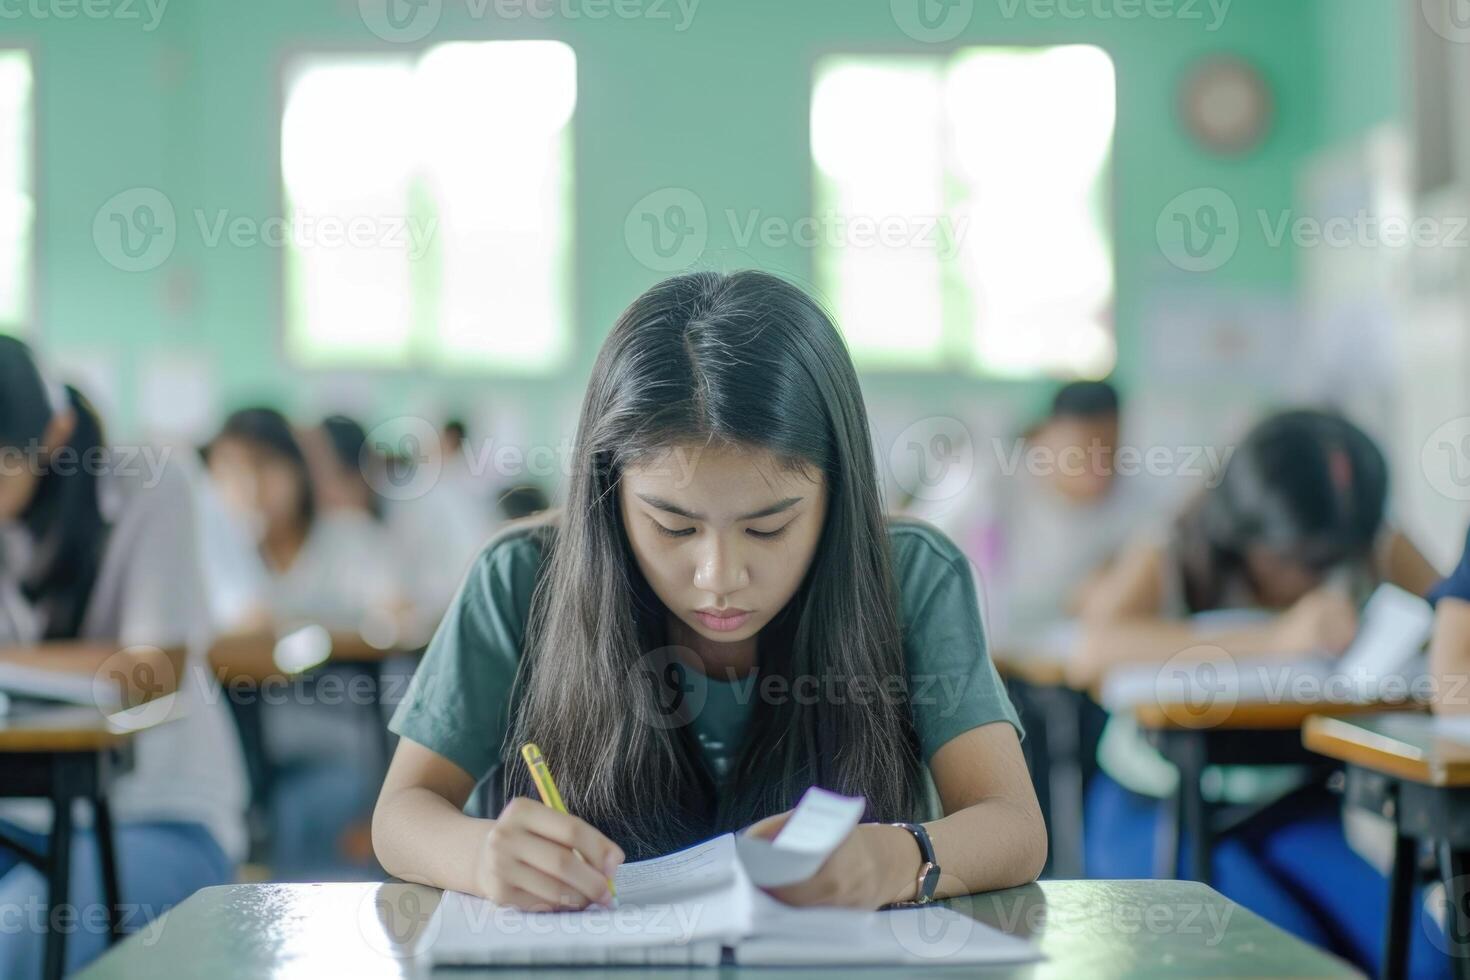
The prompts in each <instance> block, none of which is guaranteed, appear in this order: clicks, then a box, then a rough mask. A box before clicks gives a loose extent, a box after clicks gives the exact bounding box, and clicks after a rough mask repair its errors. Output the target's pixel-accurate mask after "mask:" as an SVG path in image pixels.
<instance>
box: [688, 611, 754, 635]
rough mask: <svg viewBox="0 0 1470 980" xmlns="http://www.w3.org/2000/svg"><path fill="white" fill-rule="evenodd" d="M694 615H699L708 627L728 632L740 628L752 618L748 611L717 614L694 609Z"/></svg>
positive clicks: (720, 631) (700, 619) (719, 631)
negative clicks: (726, 614)
mask: <svg viewBox="0 0 1470 980" xmlns="http://www.w3.org/2000/svg"><path fill="white" fill-rule="evenodd" d="M694 615H696V616H698V617H699V621H700V622H701V623H703V624H704V625H705V628H706V629H711V630H714V631H716V632H718V633H728V632H730V631H731V630H738V629H739V628H740V627H742V626H744V625H745V621H746V620H747V619H749V618H750V613H748V612H742V613H736V614H735V615H733V616H716V615H714V614H712V613H707V612H702V611H700V610H698V609H696V610H695V611H694Z"/></svg>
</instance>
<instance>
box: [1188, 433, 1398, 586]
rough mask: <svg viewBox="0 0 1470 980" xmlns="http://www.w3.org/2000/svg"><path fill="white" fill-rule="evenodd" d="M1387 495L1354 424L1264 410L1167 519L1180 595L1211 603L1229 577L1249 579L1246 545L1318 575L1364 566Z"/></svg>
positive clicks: (1368, 442)
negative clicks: (1188, 501) (1218, 473)
mask: <svg viewBox="0 0 1470 980" xmlns="http://www.w3.org/2000/svg"><path fill="white" fill-rule="evenodd" d="M1387 500H1388V464H1387V463H1386V462H1385V460H1384V458H1383V453H1382V452H1381V451H1380V450H1379V448H1378V446H1377V445H1375V444H1374V442H1373V440H1372V439H1371V438H1369V436H1368V435H1367V434H1366V433H1365V432H1363V430H1361V429H1359V428H1358V427H1357V426H1355V425H1353V424H1352V423H1351V422H1349V421H1348V420H1347V419H1345V418H1343V417H1342V416H1340V415H1336V414H1332V413H1329V412H1320V411H1313V410H1308V409H1298V410H1295V411H1289V412H1283V413H1281V414H1278V415H1273V416H1271V417H1270V418H1267V419H1266V420H1264V421H1263V422H1261V423H1259V424H1258V425H1257V426H1256V427H1255V428H1254V429H1252V430H1251V431H1250V433H1249V434H1248V435H1247V436H1246V437H1245V439H1244V441H1242V442H1241V444H1240V446H1239V448H1237V449H1236V451H1235V453H1234V454H1233V455H1232V456H1231V457H1230V461H1229V463H1227V464H1226V467H1225V473H1224V476H1223V477H1222V479H1221V481H1220V484H1219V486H1217V487H1214V488H1212V489H1211V490H1208V491H1206V492H1205V493H1204V494H1203V495H1202V496H1201V497H1200V498H1199V499H1198V500H1197V501H1196V502H1195V504H1194V505H1193V506H1192V507H1190V508H1189V509H1188V510H1186V511H1185V513H1184V514H1183V516H1182V517H1181V518H1180V520H1179V522H1178V524H1177V525H1176V528H1175V533H1176V541H1177V543H1178V546H1179V549H1180V560H1181V562H1182V567H1183V572H1184V590H1185V601H1186V602H1187V604H1188V606H1189V608H1190V609H1191V610H1193V611H1196V612H1199V611H1204V610H1210V609H1216V608H1219V606H1220V604H1221V603H1222V602H1223V601H1224V600H1225V592H1226V590H1227V589H1228V588H1229V586H1230V585H1231V584H1232V582H1236V583H1238V582H1244V583H1246V584H1247V585H1250V584H1251V583H1250V575H1249V569H1248V566H1247V564H1246V553H1247V551H1248V550H1249V549H1250V548H1252V547H1255V546H1259V547H1263V548H1266V549H1269V550H1270V551H1272V552H1274V553H1276V554H1278V555H1282V556H1284V557H1286V558H1289V559H1290V560H1292V561H1294V562H1296V563H1297V564H1299V565H1301V566H1302V567H1303V568H1305V569H1307V570H1309V571H1312V572H1315V573H1318V574H1325V573H1327V572H1328V571H1330V570H1332V569H1334V568H1337V567H1341V566H1347V565H1353V564H1355V563H1357V564H1362V563H1366V562H1368V561H1370V560H1371V558H1372V554H1373V547H1374V542H1375V540H1376V538H1377V535H1378V532H1379V529H1380V528H1381V526H1382V524H1383V516H1384V508H1385V506H1386V503H1387Z"/></svg>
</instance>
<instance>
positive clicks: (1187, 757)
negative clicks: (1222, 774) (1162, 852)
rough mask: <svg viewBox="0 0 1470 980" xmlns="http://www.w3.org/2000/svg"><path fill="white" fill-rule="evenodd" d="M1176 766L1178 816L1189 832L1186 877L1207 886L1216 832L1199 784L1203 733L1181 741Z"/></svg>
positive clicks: (1203, 762)
mask: <svg viewBox="0 0 1470 980" xmlns="http://www.w3.org/2000/svg"><path fill="white" fill-rule="evenodd" d="M1181 748H1183V750H1184V751H1182V752H1181V753H1180V756H1181V762H1182V764H1181V765H1180V767H1179V792H1180V794H1181V795H1180V816H1181V818H1182V827H1181V829H1182V830H1183V832H1184V833H1187V834H1188V835H1189V876H1190V877H1191V878H1193V879H1194V880H1195V881H1199V882H1203V883H1204V884H1206V885H1208V884H1209V883H1210V880H1211V877H1212V875H1211V874H1210V865H1211V862H1210V855H1211V852H1213V851H1214V848H1215V835H1214V833H1213V832H1212V828H1211V827H1210V808H1209V805H1208V804H1206V803H1205V796H1204V787H1202V786H1201V785H1200V782H1201V781H1202V779H1203V777H1204V772H1205V743H1204V736H1202V735H1195V736H1193V737H1190V738H1187V739H1185V740H1184V745H1183V746H1181Z"/></svg>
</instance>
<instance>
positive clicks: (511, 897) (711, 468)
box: [374, 272, 1046, 908]
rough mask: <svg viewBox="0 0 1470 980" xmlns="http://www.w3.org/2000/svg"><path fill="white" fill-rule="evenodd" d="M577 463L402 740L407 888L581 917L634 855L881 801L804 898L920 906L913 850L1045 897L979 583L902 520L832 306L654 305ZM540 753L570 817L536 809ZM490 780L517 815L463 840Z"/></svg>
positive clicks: (989, 882)
mask: <svg viewBox="0 0 1470 980" xmlns="http://www.w3.org/2000/svg"><path fill="white" fill-rule="evenodd" d="M574 452H575V462H574V466H573V477H572V480H571V483H570V487H569V491H568V497H567V504H566V507H565V508H564V509H562V510H561V511H559V512H552V513H551V514H549V515H548V516H547V517H545V518H544V519H542V520H539V521H532V522H529V523H527V524H521V525H517V526H515V527H513V528H512V529H511V530H509V531H507V532H504V533H502V534H501V535H500V536H498V537H497V538H496V540H495V541H493V542H492V543H491V544H490V546H489V547H488V548H486V550H485V551H484V553H483V554H482V555H481V557H480V559H479V561H478V562H477V563H476V565H475V567H474V568H473V570H472V571H471V573H470V575H469V578H468V579H467V580H466V582H465V583H464V586H463V588H462V589H461V591H460V594H459V597H458V598H457V599H456V601H455V605H454V607H453V608H452V609H451V610H450V612H449V615H448V616H447V617H446V618H445V621H444V623H443V625H442V626H441V627H440V629H439V632H438V633H437V635H436V636H435V638H434V640H433V642H432V643H431V644H430V646H429V650H428V653H427V654H426V655H425V659H424V662H423V665H422V666H421V667H420V669H419V672H418V673H417V674H416V675H415V677H414V680H413V684H412V686H411V688H410V689H409V691H408V693H407V695H406V697H405V699H404V701H403V703H402V705H400V707H399V709H398V711H397V713H396V714H395V715H394V718H393V721H392V723H391V727H392V729H393V730H394V731H396V732H397V733H399V734H400V735H401V736H402V738H401V739H400V741H399V743H398V750H397V753H396V755H395V756H394V759H393V764H392V766H391V768H390V771H389V774H388V778H387V780H386V782H385V784H384V787H383V791H382V794H381V795H380V797H379V801H378V808H377V812H376V814H375V816H374V843H375V845H376V847H377V851H378V855H379V859H380V860H381V861H382V863H383V866H384V867H385V868H387V869H388V871H389V872H391V873H393V874H395V875H398V876H400V877H403V878H406V879H409V880H413V881H423V882H430V883H433V884H435V885H439V886H443V887H447V888H455V889H459V890H463V891H466V892H471V893H476V894H480V895H485V896H488V897H490V898H492V899H494V900H496V901H499V902H502V903H506V904H509V905H515V906H521V907H527V908H548V907H565V906H571V907H584V906H586V905H588V904H589V903H593V902H598V901H604V900H606V899H607V898H608V896H607V894H606V878H605V877H604V873H606V872H611V871H612V870H613V868H614V867H615V866H616V865H617V864H618V863H619V862H620V861H621V860H623V858H624V857H625V856H627V857H629V858H641V857H648V856H650V855H654V854H660V853H664V852H668V851H671V850H674V849H676V848H679V847H683V846H685V845H688V844H691V843H694V842H696V841H699V840H702V839H704V838H706V837H708V836H710V835H711V834H714V833H716V832H718V831H721V830H726V829H733V828H740V827H746V826H749V825H751V824H754V823H756V822H757V821H762V820H763V818H770V817H772V816H773V815H779V814H782V813H783V811H788V810H789V809H790V808H791V807H793V806H794V805H795V804H796V802H797V800H798V799H799V798H800V797H801V795H802V793H803V792H804V791H805V790H806V789H807V788H808V787H810V786H813V785H817V786H823V787H826V788H828V789H831V790H835V791H838V792H843V793H848V794H854V795H859V794H860V795H862V796H863V797H865V798H866V800H867V817H866V819H867V820H868V821H869V822H866V823H863V824H862V825H860V826H859V827H858V828H857V829H856V830H855V831H854V832H853V833H852V834H851V835H850V836H849V838H848V839H847V841H846V842H845V843H844V844H843V845H842V846H841V847H840V848H839V849H838V850H837V851H836V852H835V853H834V854H833V856H832V857H831V858H830V859H829V860H828V861H827V863H826V864H825V865H824V866H823V867H822V869H821V870H820V871H819V872H818V874H817V875H816V876H815V878H814V879H812V880H811V881H809V882H806V883H804V884H803V885H800V886H796V887H793V888H789V889H784V890H778V892H777V897H779V898H781V899H783V900H785V901H788V902H792V903H797V904H839V905H851V906H860V907H866V908H876V907H878V906H880V905H883V904H885V903H889V902H893V901H898V900H906V899H913V898H915V897H916V893H917V892H918V891H919V889H920V887H921V886H920V883H919V878H920V877H921V876H920V869H921V866H922V865H923V863H924V862H923V860H922V858H921V850H920V846H919V844H918V843H917V842H916V837H917V836H920V835H922V836H926V837H928V838H930V839H932V843H933V848H934V851H935V853H936V858H937V863H938V864H939V866H940V867H941V868H942V869H943V873H942V876H941V881H940V884H939V886H938V892H937V894H938V895H940V896H943V895H952V894H963V893H967V892H973V891H982V890H985V889H990V888H1001V887H1006V886H1010V885H1014V884H1018V883H1020V882H1024V881H1029V880H1031V879H1032V878H1033V877H1034V876H1035V875H1036V874H1037V872H1038V870H1039V869H1040V867H1041V865H1042V863H1043V861H1044V859H1045V852H1046V832H1045V828H1044V826H1043V824H1042V821H1041V818H1040V815H1039V811H1038V808H1037V804H1036V798H1035V794H1034V792H1033V790H1032V787H1031V781H1030V778H1029V776H1028V774H1027V772H1026V766H1025V763H1024V761H1023V759H1022V757H1021V748H1020V743H1019V736H1018V728H1019V726H1018V723H1017V721H1016V716H1015V713H1014V711H1013V709H1012V708H1011V705H1010V702H1009V701H1008V700H1007V698H1006V695H1005V692H1004V689H1003V688H1002V687H1001V685H1000V681H999V679H998V678H997V676H996V673H995V669H994V667H993V666H992V664H991V662H990V659H989V657H988V656H987V654H986V648H985V637H984V633H983V631H982V627H981V623H980V616H979V610H978V608H977V605H976V600H975V585H974V581H973V579H972V578H971V576H970V571H969V565H968V563H967V562H966V560H965V558H964V556H963V555H962V554H961V553H960V552H959V550H958V549H957V548H955V546H954V545H953V544H952V543H951V542H950V541H949V540H948V539H947V538H945V537H944V536H943V535H942V534H940V533H938V532H937V531H935V530H934V529H933V528H930V527H928V526H926V525H922V524H919V523H917V522H912V521H889V520H886V519H885V517H884V515H883V511H882V506H881V501H880V496H879V488H878V483H877V473H876V463H875V458H874V455H873V450H872V443H871V439H870V430H869V428H868V420H867V413H866V410H865V408H864V405H863V398H862V392H861V390H860V388H859V385H858V380H857V375H856V373H855V372H854V370H853V367H852V362H851V360H850V359H849V357H848V352H847V349H846V347H845V346H844V345H843V342H842V339H841V336H840V335H839V334H838V332H837V329H836V327H835V326H834V325H833V323H832V321H831V320H830V319H829V318H828V316H827V315H826V314H825V313H824V312H823V311H822V310H821V309H820V308H819V307H818V306H817V305H816V304H815V303H814V302H813V301H812V300H811V299H810V298H809V297H807V296H806V295H805V294H803V293H802V292H801V291H800V290H798V289H797V288H796V287H794V286H792V285H790V284H788V283H786V282H784V281H782V280H780V279H777V278H775V277H772V276H769V275H765V274H762V273H758V272H740V273H735V274H732V275H720V274H716V273H698V274H691V275H684V276H679V277H676V278H673V279H669V280H667V281H665V282H663V283H661V284H659V285H657V286H654V287H653V288H652V289H650V290H649V291H648V292H647V293H645V294H644V295H643V296H641V297H640V298H638V299H637V300H636V301H634V303H633V305H632V306H630V307H629V308H628V309H627V310H626V311H625V312H624V314H623V315H622V317H621V319H620V320H619V321H618V323H617V325H616V326H615V327H614V328H613V330H612V333H611V334H610V335H609V337H608V338H607V340H606V342H605V343H604V344H603V347H602V351H601V353H600V355H599V356H598V359H597V363H596V365H595V367H594V368H593V372H592V379H591V382H590V383H589V385H588V387H587V392H586V395H585V398H584V401H583V404H582V412H581V419H580V422H579V424H578V429H577V437H576V443H575V450H574ZM649 678H653V679H656V680H657V681H658V683H656V684H650V683H648V681H649ZM757 679H759V680H762V681H766V680H771V681H779V682H780V683H767V684H765V685H757V686H755V687H751V688H747V687H746V686H745V685H747V684H751V683H753V682H754V681H755V680H757ZM920 679H922V680H924V681H925V684H926V686H928V684H929V682H931V681H932V682H934V683H933V685H932V690H939V689H941V688H942V689H944V690H946V691H948V692H951V693H950V694H948V695H945V696H941V697H933V696H930V695H927V694H926V695H925V696H922V697H921V696H919V694H920V692H919V690H918V685H917V683H916V681H918V680H920ZM665 684H670V685H673V686H672V688H665V687H664V686H663V685H665ZM813 684H814V685H815V690H816V691H817V692H819V693H818V694H817V695H816V696H812V697H806V696H802V697H795V696H782V695H781V693H780V692H782V691H786V692H792V691H805V690H807V689H808V688H811V687H812V686H813ZM831 684H841V685H847V686H843V687H842V688H841V690H840V691H839V692H838V693H836V694H833V693H831V690H832V689H831V687H830V685H831ZM670 690H672V691H673V692H674V693H675V694H677V695H679V696H676V697H674V698H672V699H670V698H668V697H667V695H668V694H669V692H670ZM743 690H749V691H754V692H756V694H755V695H754V696H750V697H743V696H742V694H741V692H742V691H743ZM859 690H860V691H861V692H863V693H856V692H858V691H859ZM932 690H931V692H930V694H932ZM761 692H765V693H761ZM696 706H698V709H697V710H696ZM527 741H535V742H536V743H537V744H538V745H539V746H540V747H541V748H542V750H543V751H544V752H545V755H546V758H547V760H548V761H549V763H550V765H551V766H552V768H553V769H554V770H555V773H556V779H557V783H558V786H559V787H560V789H561V794H562V796H563V797H564V798H565V801H566V805H567V807H568V809H569V810H570V813H571V814H573V815H572V816H563V815H561V814H559V813H557V812H556V811H554V810H551V809H549V808H547V807H544V806H542V805H541V804H540V803H538V802H535V801H534V799H533V797H534V795H535V794H534V791H533V790H532V789H531V786H530V783H529V781H528V778H527V774H526V772H525V769H524V767H523V766H521V765H519V764H517V761H516V760H517V759H518V752H519V749H520V746H521V745H522V743H524V742H527ZM497 766H498V767H499V776H498V777H497V778H496V781H495V785H496V786H497V788H498V789H499V790H500V791H501V793H502V794H503V797H504V798H505V799H507V800H509V801H510V803H509V804H508V805H507V806H505V807H504V808H503V809H501V810H500V812H499V813H498V814H496V815H494V816H493V817H492V818H489V819H478V818H472V817H468V816H466V815H465V814H464V813H463V812H462V809H461V808H462V807H463V806H464V804H465V802H466V800H467V799H468V797H469V795H470V791H471V789H472V788H473V787H474V786H475V784H476V782H477V781H478V780H480V779H481V778H482V777H484V776H486V775H487V774H489V773H491V772H492V770H495V769H496V768H497ZM931 775H932V785H933V786H934V787H935V788H936V789H937V793H938V800H937V801H934V800H933V799H932V798H931V797H930V796H929V795H928V794H926V785H929V784H928V782H927V780H928V777H929V776H931ZM780 819H781V818H780V817H779V816H778V817H776V819H775V820H772V821H768V822H765V823H764V824H763V826H761V827H760V828H758V830H757V832H758V833H771V832H773V831H774V828H775V826H776V825H777V824H778V823H779V822H780ZM891 821H909V822H912V824H913V827H912V828H908V829H906V828H903V827H895V826H891V825H889V822H891ZM573 847H576V848H577V849H578V850H579V851H580V853H581V854H582V855H584V856H585V857H586V858H587V859H588V861H590V862H591V864H590V866H589V864H587V863H584V862H582V861H580V860H574V859H573V857H572V850H571V849H572V848H573Z"/></svg>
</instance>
